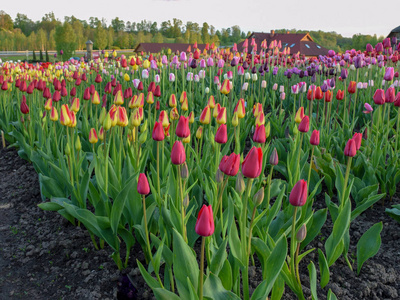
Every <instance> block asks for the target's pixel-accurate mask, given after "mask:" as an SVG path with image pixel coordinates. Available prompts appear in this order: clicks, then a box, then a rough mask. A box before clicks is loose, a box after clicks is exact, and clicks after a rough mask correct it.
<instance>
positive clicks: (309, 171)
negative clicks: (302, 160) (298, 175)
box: [307, 145, 315, 185]
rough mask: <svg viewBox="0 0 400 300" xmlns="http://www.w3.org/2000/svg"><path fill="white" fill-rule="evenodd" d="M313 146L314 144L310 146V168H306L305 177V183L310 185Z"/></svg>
mask: <svg viewBox="0 0 400 300" xmlns="http://www.w3.org/2000/svg"><path fill="white" fill-rule="evenodd" d="M314 148H315V146H314V145H313V146H312V149H311V158H310V168H309V169H308V177H307V184H308V185H310V179H311V167H312V161H313V155H314Z"/></svg>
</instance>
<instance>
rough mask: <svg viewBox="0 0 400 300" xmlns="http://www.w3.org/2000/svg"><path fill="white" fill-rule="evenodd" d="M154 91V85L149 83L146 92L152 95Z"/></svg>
mask: <svg viewBox="0 0 400 300" xmlns="http://www.w3.org/2000/svg"><path fill="white" fill-rule="evenodd" d="M155 89H156V83H155V82H154V81H152V82H150V84H149V87H148V88H147V92H152V93H153V94H154V91H155Z"/></svg>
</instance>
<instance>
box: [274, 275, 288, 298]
mask: <svg viewBox="0 0 400 300" xmlns="http://www.w3.org/2000/svg"><path fill="white" fill-rule="evenodd" d="M284 292H285V280H284V279H283V276H281V275H279V276H278V278H277V279H276V280H275V284H274V287H273V288H272V293H271V300H280V299H282V296H283V293H284Z"/></svg>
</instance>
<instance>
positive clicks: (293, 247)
mask: <svg viewBox="0 0 400 300" xmlns="http://www.w3.org/2000/svg"><path fill="white" fill-rule="evenodd" d="M296 215H297V206H295V207H294V212H293V221H292V235H291V237H290V272H291V273H292V275H293V277H294V278H296V269H295V257H294V256H295V251H296V245H297V242H296ZM299 283H300V282H299Z"/></svg>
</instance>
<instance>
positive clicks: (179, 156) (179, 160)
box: [171, 141, 186, 165]
mask: <svg viewBox="0 0 400 300" xmlns="http://www.w3.org/2000/svg"><path fill="white" fill-rule="evenodd" d="M185 161H186V153H185V148H184V147H183V144H182V142H181V141H175V143H174V145H173V146H172V151H171V162H172V163H173V164H174V165H181V164H183V163H184V162H185Z"/></svg>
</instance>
